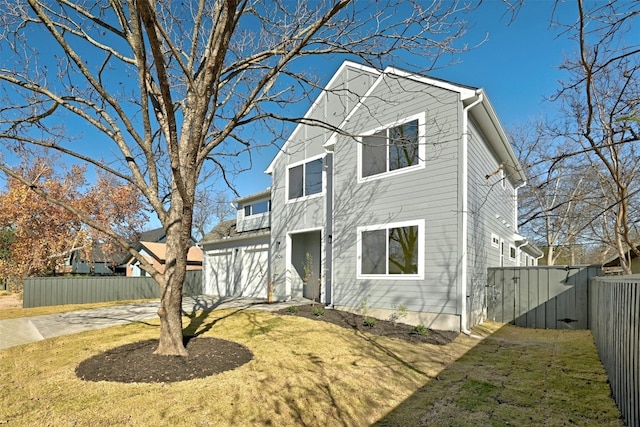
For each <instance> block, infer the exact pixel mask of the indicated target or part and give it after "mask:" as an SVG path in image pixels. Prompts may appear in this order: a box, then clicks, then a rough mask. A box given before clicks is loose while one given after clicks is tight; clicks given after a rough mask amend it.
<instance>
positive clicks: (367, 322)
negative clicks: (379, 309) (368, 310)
mask: <svg viewBox="0 0 640 427" xmlns="http://www.w3.org/2000/svg"><path fill="white" fill-rule="evenodd" d="M377 322H378V319H376V318H375V317H369V316H367V317H365V318H364V320H363V321H362V324H363V325H364V326H366V327H368V328H373V327H374V326H376V323H377Z"/></svg>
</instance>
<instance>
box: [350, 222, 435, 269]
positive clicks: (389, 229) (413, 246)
mask: <svg viewBox="0 0 640 427" xmlns="http://www.w3.org/2000/svg"><path fill="white" fill-rule="evenodd" d="M358 276H359V277H362V278H366V277H389V276H393V277H394V278H398V279H403V278H407V279H416V278H422V277H423V276H424V221H423V220H422V221H407V222H402V223H395V224H384V225H375V226H366V227H359V228H358Z"/></svg>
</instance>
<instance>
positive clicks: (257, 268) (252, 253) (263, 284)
mask: <svg viewBox="0 0 640 427" xmlns="http://www.w3.org/2000/svg"><path fill="white" fill-rule="evenodd" d="M241 252H242V255H241V256H242V262H241V263H240V265H241V266H242V271H241V272H239V273H240V281H239V284H240V285H241V295H242V296H245V297H253V298H267V282H268V280H269V248H268V246H266V245H264V246H252V247H246V248H244V250H243V251H241Z"/></svg>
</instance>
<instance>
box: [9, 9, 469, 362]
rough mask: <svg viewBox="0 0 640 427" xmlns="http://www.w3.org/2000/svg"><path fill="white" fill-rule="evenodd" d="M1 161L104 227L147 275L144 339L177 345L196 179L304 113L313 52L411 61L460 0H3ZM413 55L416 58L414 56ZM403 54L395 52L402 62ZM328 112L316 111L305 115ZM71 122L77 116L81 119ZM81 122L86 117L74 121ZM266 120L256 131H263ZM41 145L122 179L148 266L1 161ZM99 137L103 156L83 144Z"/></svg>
mask: <svg viewBox="0 0 640 427" xmlns="http://www.w3.org/2000/svg"><path fill="white" fill-rule="evenodd" d="M1 4H2V7H1V8H0V12H1V13H0V49H1V50H2V58H3V65H2V67H1V68H0V94H1V95H0V96H2V97H3V101H2V103H1V104H0V105H2V107H0V140H2V142H3V147H4V148H5V152H4V154H5V158H4V161H3V162H2V163H0V170H2V171H4V173H6V174H8V175H11V176H12V177H14V178H15V179H17V180H20V181H21V182H22V183H23V184H24V185H27V186H29V187H30V191H33V192H35V193H37V194H39V195H40V196H41V197H43V198H45V199H47V200H48V201H50V202H54V203H58V204H59V205H61V206H64V207H65V208H66V209H68V210H70V211H71V212H73V213H74V214H75V215H77V216H78V217H79V218H80V219H81V220H82V221H83V222H84V223H86V224H88V225H90V226H92V227H95V228H97V229H99V230H100V231H102V232H104V233H106V234H108V235H109V236H111V237H112V238H114V239H116V240H117V241H118V242H119V244H120V245H122V246H123V247H125V248H127V250H128V251H129V252H130V253H131V254H132V255H133V256H134V257H135V258H136V259H137V260H138V261H139V262H140V264H141V265H142V267H143V268H144V269H145V270H147V271H148V272H149V273H150V275H151V276H152V277H153V278H154V279H155V280H156V281H157V282H158V284H159V286H160V289H161V303H160V308H159V310H158V315H159V317H160V319H161V332H160V343H159V346H158V349H157V351H156V352H157V353H158V354H164V355H185V354H186V349H185V347H184V345H183V339H182V316H181V301H182V287H183V281H184V277H185V271H186V255H187V250H188V247H189V239H190V237H191V230H192V226H193V213H194V204H195V201H196V187H197V183H198V182H199V180H198V179H199V177H200V176H201V175H202V173H203V171H204V170H205V169H208V170H213V169H215V168H220V170H219V171H218V172H220V173H222V176H223V179H225V180H226V179H227V177H226V175H225V173H226V166H225V165H226V163H225V161H226V160H227V159H237V158H239V156H240V157H241V156H242V155H246V154H247V153H249V154H250V151H249V150H251V149H253V148H254V147H255V146H256V144H257V141H260V140H262V139H264V138H265V137H264V134H260V135H256V129H263V130H264V129H267V130H274V129H276V130H279V131H284V127H283V126H281V125H278V123H295V122H303V121H305V119H304V118H303V117H301V114H296V111H298V110H300V109H299V108H296V106H295V102H296V101H304V102H305V103H308V100H309V99H311V98H312V97H314V96H315V95H314V94H315V93H317V90H318V88H319V85H318V84H317V80H316V79H315V78H314V77H313V76H312V75H310V74H309V73H305V72H304V70H305V69H307V70H308V69H310V68H312V67H314V66H315V65H316V64H317V62H311V61H310V60H311V58H314V57H316V58H317V57H323V58H325V60H326V59H330V58H339V57H340V55H343V56H344V57H346V56H348V57H350V58H359V59H360V60H361V61H362V62H364V63H367V64H370V65H374V66H378V67H381V66H384V65H390V64H393V65H397V66H405V67H407V66H408V67H409V68H410V69H415V70H416V71H424V69H428V68H431V67H434V66H437V65H439V64H440V63H441V61H442V60H443V59H444V60H447V59H450V58H451V56H450V55H451V54H453V53H456V52H460V51H463V50H466V49H467V45H466V44H460V46H458V45H457V44H458V41H459V39H460V37H461V36H462V35H463V34H464V30H465V21H464V19H463V17H461V16H459V15H460V13H462V12H464V11H465V10H467V9H468V7H469V6H468V5H467V2H457V1H440V0H433V1H428V2H425V1H422V0H415V1H406V0H388V1H385V2H382V3H379V2H366V1H352V0H319V1H315V2H307V1H303V0H300V1H297V2H295V1H287V2H284V1H270V2H263V1H259V0H201V1H198V2H196V1H186V2H171V1H167V0H155V1H154V0H110V1H108V2H85V1H81V0H77V1H74V0H57V1H44V0H2V1H1ZM418 55H421V56H422V58H423V59H422V60H421V63H422V64H426V65H424V66H423V67H421V68H422V69H420V70H418V69H416V67H415V66H413V65H412V64H414V63H415V58H417V57H418ZM403 58H404V60H406V61H408V63H409V64H408V65H407V63H405V62H403ZM310 124H313V125H317V126H328V125H327V124H325V123H320V122H316V123H310ZM79 129H82V131H80V130H79ZM83 132H86V134H84V133H83ZM277 137H278V135H277V134H276V135H272V136H271V137H270V138H272V139H277ZM267 142H268V143H269V142H271V140H269V141H267ZM29 146H37V147H45V148H48V149H50V150H55V151H57V152H60V153H62V154H64V155H66V156H71V157H73V159H74V161H76V162H77V161H82V162H86V163H89V164H93V165H94V166H96V167H98V168H99V169H101V170H103V171H105V172H107V173H110V174H113V175H115V176H116V177H118V178H119V179H121V180H123V181H125V182H127V183H131V184H133V185H134V186H136V187H137V188H138V189H139V190H140V192H141V193H142V194H143V196H144V197H145V199H146V201H147V202H148V204H149V206H150V207H151V209H153V211H155V213H156V214H157V216H158V218H159V220H160V222H161V224H162V226H163V227H164V228H165V230H166V236H167V254H166V269H165V271H164V272H160V271H157V270H155V269H154V268H153V266H152V265H151V264H150V263H149V262H148V261H147V260H146V259H145V258H144V257H143V256H141V255H140V254H139V253H138V252H136V251H135V249H134V248H133V247H131V246H130V245H129V243H128V242H127V241H126V239H124V238H123V237H122V236H120V235H118V233H116V232H115V231H114V230H112V229H109V228H108V227H104V226H102V225H100V224H98V223H96V222H95V221H93V219H92V218H91V217H89V216H88V215H86V214H85V213H84V212H82V211H80V210H78V209H75V208H74V207H73V206H70V205H68V204H65V203H64V201H61V200H56V199H55V198H54V197H53V196H52V195H50V194H48V193H47V192H46V191H45V189H43V188H41V187H40V186H38V185H37V183H33V182H31V181H30V180H29V179H27V178H26V177H24V176H22V175H20V174H18V173H16V172H14V171H13V170H12V168H10V167H9V165H8V163H9V162H10V160H11V154H10V151H11V149H17V150H19V149H25V148H26V147H29ZM96 147H97V148H100V149H102V152H106V153H107V155H105V158H104V159H103V158H101V157H100V156H99V155H96V154H95V151H94V150H95V149H96Z"/></svg>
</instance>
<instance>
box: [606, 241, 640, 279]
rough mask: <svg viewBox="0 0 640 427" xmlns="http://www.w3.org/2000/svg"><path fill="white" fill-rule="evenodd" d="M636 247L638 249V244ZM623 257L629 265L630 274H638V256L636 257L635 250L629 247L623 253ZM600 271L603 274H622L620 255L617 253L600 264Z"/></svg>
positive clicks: (639, 259) (639, 271) (639, 263)
mask: <svg viewBox="0 0 640 427" xmlns="http://www.w3.org/2000/svg"><path fill="white" fill-rule="evenodd" d="M636 249H637V250H639V251H640V246H636ZM625 258H626V259H627V263H629V264H630V265H631V274H639V273H640V258H638V255H637V254H636V253H635V251H633V250H631V249H629V250H628V251H627V252H626V254H625ZM602 271H603V272H604V273H605V274H609V275H620V274H624V271H623V270H622V266H621V265H620V257H619V256H618V255H615V256H613V257H612V258H610V259H609V260H608V261H606V262H605V263H604V264H602Z"/></svg>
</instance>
